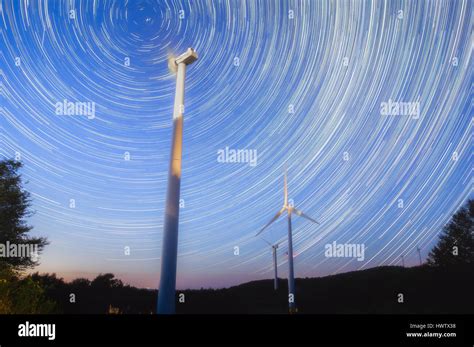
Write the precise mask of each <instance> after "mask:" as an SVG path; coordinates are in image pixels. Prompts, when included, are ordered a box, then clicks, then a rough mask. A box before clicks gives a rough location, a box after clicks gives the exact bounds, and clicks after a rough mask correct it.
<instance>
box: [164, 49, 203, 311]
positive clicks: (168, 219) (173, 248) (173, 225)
mask: <svg viewBox="0 0 474 347" xmlns="http://www.w3.org/2000/svg"><path fill="white" fill-rule="evenodd" d="M197 58H198V57H197V53H196V51H195V50H194V49H192V48H188V49H187V51H186V52H185V53H183V54H181V55H180V56H179V57H177V58H176V59H174V58H171V59H169V60H168V67H169V68H170V69H171V70H172V71H174V72H176V94H175V97H174V111H173V139H172V142H171V156H170V166H169V172H168V192H167V195H166V210H165V223H164V232H163V249H162V253H161V276H160V289H159V292H158V308H157V312H158V313H163V314H172V313H175V305H176V303H175V294H176V262H177V255H178V223H179V191H180V186H181V156H182V151H183V113H184V79H185V76H186V66H187V65H189V64H192V63H193V62H195V61H196V60H197Z"/></svg>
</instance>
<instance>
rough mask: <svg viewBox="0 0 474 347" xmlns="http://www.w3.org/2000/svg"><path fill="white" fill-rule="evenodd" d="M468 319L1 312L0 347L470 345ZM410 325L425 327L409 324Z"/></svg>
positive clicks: (372, 316)
mask: <svg viewBox="0 0 474 347" xmlns="http://www.w3.org/2000/svg"><path fill="white" fill-rule="evenodd" d="M472 318H473V315H303V314H300V315H175V316H160V315H10V316H9V315H3V316H0V345H1V346H2V347H4V346H8V345H11V344H27V345H31V344H70V343H80V344H82V343H100V344H115V345H116V344H129V345H138V344H145V343H153V344H155V345H156V344H164V343H166V344H169V343H193V344H195V343H205V344H223V343H225V344H227V343H249V342H252V343H258V344H275V343H288V344H298V343H303V342H306V343H310V344H313V345H316V344H319V343H325V344H341V343H345V344H360V343H364V344H378V345H381V344H387V343H390V344H395V345H403V346H407V345H446V346H457V345H470V346H472V345H473V344H474V338H473V327H474V325H473V324H472V322H473V319H472ZM26 321H28V322H29V323H30V324H31V323H36V324H44V323H47V324H51V323H54V324H55V325H56V326H55V339H54V340H52V341H51V340H48V338H47V337H19V336H18V331H19V325H20V324H25V322H26ZM410 324H416V325H417V326H419V325H421V326H423V325H424V326H425V328H424V329H423V330H420V329H419V328H415V327H412V328H410ZM429 324H432V325H433V326H432V327H430V326H429ZM437 324H447V325H446V326H437ZM454 325H455V326H454ZM419 332H421V333H422V334H424V333H427V332H428V333H430V332H431V333H451V334H452V333H455V334H456V337H445V336H444V337H441V338H439V337H433V336H431V337H429V336H425V337H407V333H419Z"/></svg>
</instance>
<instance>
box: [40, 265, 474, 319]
mask: <svg viewBox="0 0 474 347" xmlns="http://www.w3.org/2000/svg"><path fill="white" fill-rule="evenodd" d="M72 290H74V291H75V294H76V297H77V300H76V303H74V304H71V303H69V301H68V300H67V299H68V298H69V293H70V291H71V288H68V287H64V288H55V289H54V290H50V291H49V292H48V293H47V294H48V297H50V298H51V299H52V300H54V301H56V302H57V303H58V306H59V312H63V313H107V312H109V311H113V309H112V310H110V308H109V306H112V307H115V308H118V310H119V311H120V313H152V312H154V311H155V307H156V291H150V290H146V289H137V288H133V287H128V286H125V287H121V288H109V289H104V290H102V291H97V290H93V289H91V288H90V287H89V288H82V289H81V288H74V289H72ZM180 293H184V295H185V297H184V301H185V302H184V303H177V306H176V307H177V312H178V313H191V314H194V313H197V314H200V313H216V314H217V313H218V314H232V313H243V314H246V313H264V314H265V313H269V314H272V313H282V314H284V313H287V307H288V306H287V295H288V289H287V281H286V279H280V281H279V290H278V291H276V292H275V291H274V290H273V281H272V280H262V281H254V282H248V283H245V284H241V285H238V286H235V287H231V288H227V289H217V290H208V289H201V290H184V291H179V292H178V293H177V295H179V294H180ZM399 294H403V301H404V302H403V303H399V298H400V297H399ZM177 301H178V298H177ZM296 302H297V306H298V310H299V312H300V313H319V314H321V313H323V314H351V313H382V314H384V313H386V314H390V313H472V312H473V311H474V272H473V270H472V268H466V269H462V270H461V269H456V270H449V271H447V270H444V271H443V270H438V269H434V268H430V267H427V266H423V267H412V268H403V267H394V266H390V267H389V266H386V267H378V268H372V269H368V270H364V271H355V272H348V273H343V274H338V275H333V276H327V277H320V278H299V279H297V280H296Z"/></svg>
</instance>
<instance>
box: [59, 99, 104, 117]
mask: <svg viewBox="0 0 474 347" xmlns="http://www.w3.org/2000/svg"><path fill="white" fill-rule="evenodd" d="M54 107H55V108H56V115H58V116H87V118H88V119H94V118H95V102H92V101H76V102H72V101H68V100H66V99H64V100H63V101H58V102H57V103H56V104H55V105H54Z"/></svg>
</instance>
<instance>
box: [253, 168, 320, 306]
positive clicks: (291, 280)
mask: <svg viewBox="0 0 474 347" xmlns="http://www.w3.org/2000/svg"><path fill="white" fill-rule="evenodd" d="M283 194H284V200H283V207H282V208H281V210H280V211H278V212H277V214H276V215H275V216H274V217H273V218H272V219H271V220H270V222H268V224H267V225H265V226H264V227H263V228H262V229H261V230H260V231H259V232H258V233H257V235H260V234H261V233H262V232H263V231H264V230H265V229H266V228H267V227H268V226H270V224H272V223H273V222H274V221H276V220H277V219H278V217H280V216H281V214H282V213H283V212H285V211H286V212H287V213H288V307H289V312H290V313H296V311H297V310H296V301H295V273H294V266H293V234H292V230H291V215H292V214H293V213H295V214H296V215H298V216H300V217H303V218H306V219H308V220H309V221H311V222H313V223H316V224H319V223H318V222H316V221H315V220H314V219H313V218H311V217H308V216H307V215H306V214H304V213H303V212H301V211H300V210H298V209H297V208H296V207H294V206H291V205H289V204H288V186H287V179H286V169H285V174H284V185H283ZM257 235H255V236H257Z"/></svg>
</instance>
